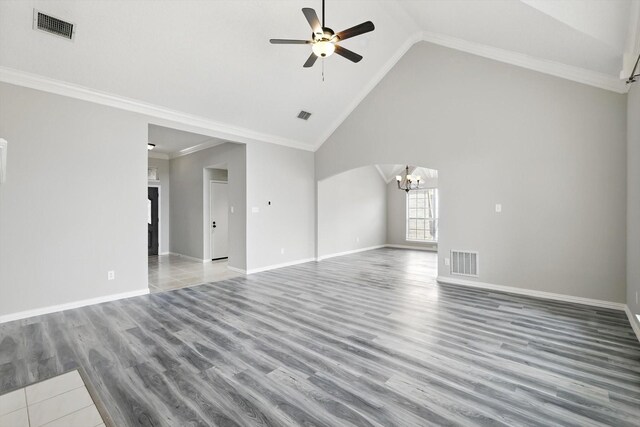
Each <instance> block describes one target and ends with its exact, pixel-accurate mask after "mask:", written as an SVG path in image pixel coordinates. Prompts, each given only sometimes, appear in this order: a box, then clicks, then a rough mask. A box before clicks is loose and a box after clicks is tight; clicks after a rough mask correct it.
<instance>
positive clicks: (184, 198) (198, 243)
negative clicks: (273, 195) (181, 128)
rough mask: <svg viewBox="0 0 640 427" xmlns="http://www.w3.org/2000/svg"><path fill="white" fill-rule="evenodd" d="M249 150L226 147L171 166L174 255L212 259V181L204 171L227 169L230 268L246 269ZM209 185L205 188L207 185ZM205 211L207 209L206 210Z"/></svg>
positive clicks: (232, 145) (172, 247) (195, 155)
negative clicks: (210, 206) (210, 229)
mask: <svg viewBox="0 0 640 427" xmlns="http://www.w3.org/2000/svg"><path fill="white" fill-rule="evenodd" d="M245 155H246V146H245V145H244V144H234V143H230V142H229V143H226V144H222V145H218V146H215V147H212V148H209V149H206V150H202V151H197V152H195V153H192V154H188V155H186V156H182V157H177V158H175V159H172V160H171V161H170V164H171V252H173V253H178V254H182V255H186V256H189V257H193V258H198V259H202V260H205V259H210V256H209V250H210V249H209V248H210V245H209V238H210V235H209V214H208V201H207V203H206V204H205V203H204V202H205V198H206V199H207V200H208V197H209V195H208V193H209V179H208V176H207V175H206V174H205V173H206V171H205V168H210V167H214V166H218V167H219V166H220V165H223V164H224V165H226V167H227V169H228V181H229V184H228V185H229V206H230V207H231V206H233V207H234V213H233V214H231V213H230V214H229V265H230V266H231V267H235V268H239V269H243V270H244V269H245V268H246V251H247V250H246V242H247V234H246V194H247V193H246V191H247V181H246V169H245V166H246V159H245ZM205 183H206V185H205ZM205 207H206V209H205Z"/></svg>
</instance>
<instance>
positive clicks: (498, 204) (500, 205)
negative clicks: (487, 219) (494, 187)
mask: <svg viewBox="0 0 640 427" xmlns="http://www.w3.org/2000/svg"><path fill="white" fill-rule="evenodd" d="M496 212H497V213H500V212H502V204H501V203H496Z"/></svg>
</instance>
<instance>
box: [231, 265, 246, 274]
mask: <svg viewBox="0 0 640 427" xmlns="http://www.w3.org/2000/svg"><path fill="white" fill-rule="evenodd" d="M227 269H228V270H231V271H235V272H236V273H240V274H247V270H243V269H241V268H237V267H231V266H230V265H227Z"/></svg>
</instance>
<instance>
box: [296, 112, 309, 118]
mask: <svg viewBox="0 0 640 427" xmlns="http://www.w3.org/2000/svg"><path fill="white" fill-rule="evenodd" d="M309 117H311V113H308V112H306V111H300V113H299V114H298V118H299V119H302V120H309Z"/></svg>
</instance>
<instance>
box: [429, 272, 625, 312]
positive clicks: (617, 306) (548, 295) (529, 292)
mask: <svg viewBox="0 0 640 427" xmlns="http://www.w3.org/2000/svg"><path fill="white" fill-rule="evenodd" d="M436 280H437V281H438V282H439V283H449V284H452V285H461V286H469V287H474V288H482V289H490V290H493V291H501V292H508V293H512V294H519V295H526V296H530V297H536V298H544V299H550V300H555V301H565V302H573V303H577V304H585V305H593V306H596V307H604V308H611V309H614V310H624V309H625V307H626V304H623V303H620V302H611V301H604V300H598V299H591V298H582V297H575V296H572V295H564V294H555V293H552V292H544V291H534V290H533V289H522V288H514V287H511V286H502V285H494V284H493V283H486V282H477V281H475V280H466V279H458V278H456V277H444V276H438V277H437V278H436Z"/></svg>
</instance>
